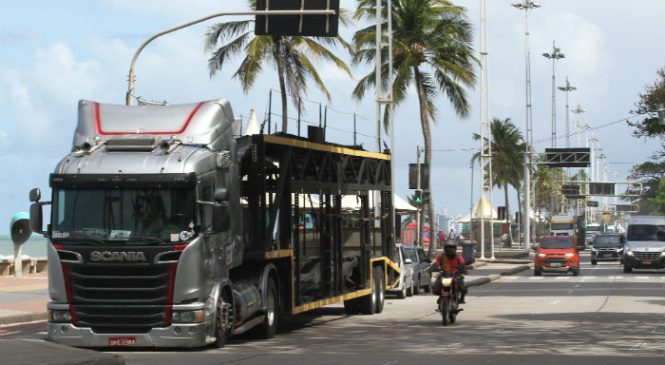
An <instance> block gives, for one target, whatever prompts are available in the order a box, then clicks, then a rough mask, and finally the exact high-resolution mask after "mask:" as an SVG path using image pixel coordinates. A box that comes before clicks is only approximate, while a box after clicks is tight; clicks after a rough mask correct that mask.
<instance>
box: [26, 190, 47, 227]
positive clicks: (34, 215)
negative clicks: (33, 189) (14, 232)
mask: <svg viewBox="0 0 665 365" xmlns="http://www.w3.org/2000/svg"><path fill="white" fill-rule="evenodd" d="M30 196H31V197H32V193H31V194H30ZM43 225H44V222H43V218H42V205H41V204H40V203H38V202H35V203H32V204H30V230H31V231H33V232H35V233H40V234H42V235H46V232H44V230H43V229H42V228H43Z"/></svg>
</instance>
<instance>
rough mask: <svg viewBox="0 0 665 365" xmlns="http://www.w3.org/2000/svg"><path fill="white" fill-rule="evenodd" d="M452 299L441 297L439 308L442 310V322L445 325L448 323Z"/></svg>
mask: <svg viewBox="0 0 665 365" xmlns="http://www.w3.org/2000/svg"><path fill="white" fill-rule="evenodd" d="M449 302H450V300H449V299H448V297H441V301H440V302H439V310H440V311H441V322H442V324H443V325H444V326H447V325H448V313H449V312H448V308H449V307H450V304H449Z"/></svg>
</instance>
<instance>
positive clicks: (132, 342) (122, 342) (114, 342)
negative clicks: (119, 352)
mask: <svg viewBox="0 0 665 365" xmlns="http://www.w3.org/2000/svg"><path fill="white" fill-rule="evenodd" d="M109 346H112V347H114V346H120V347H124V346H136V337H109Z"/></svg>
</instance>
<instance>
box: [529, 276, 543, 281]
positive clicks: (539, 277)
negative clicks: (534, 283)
mask: <svg viewBox="0 0 665 365" xmlns="http://www.w3.org/2000/svg"><path fill="white" fill-rule="evenodd" d="M543 279H545V278H544V277H542V276H534V277H530V278H529V280H543Z"/></svg>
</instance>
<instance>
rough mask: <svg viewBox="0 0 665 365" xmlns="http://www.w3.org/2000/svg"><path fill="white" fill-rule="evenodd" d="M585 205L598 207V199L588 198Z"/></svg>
mask: <svg viewBox="0 0 665 365" xmlns="http://www.w3.org/2000/svg"><path fill="white" fill-rule="evenodd" d="M586 206H587V207H595V208H598V201H596V200H589V201H587V202H586Z"/></svg>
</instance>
